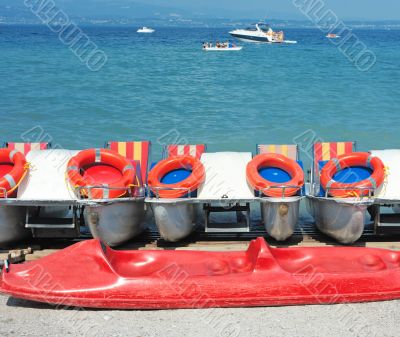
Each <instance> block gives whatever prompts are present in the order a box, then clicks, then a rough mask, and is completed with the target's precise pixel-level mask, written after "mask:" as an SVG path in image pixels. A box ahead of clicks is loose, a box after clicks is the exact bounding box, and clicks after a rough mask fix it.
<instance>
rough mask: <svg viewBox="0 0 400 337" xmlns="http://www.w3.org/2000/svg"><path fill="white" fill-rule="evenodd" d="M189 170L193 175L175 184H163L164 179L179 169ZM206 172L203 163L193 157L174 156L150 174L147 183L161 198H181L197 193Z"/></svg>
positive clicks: (161, 162)
mask: <svg viewBox="0 0 400 337" xmlns="http://www.w3.org/2000/svg"><path fill="white" fill-rule="evenodd" d="M182 168H184V169H189V170H191V171H192V172H191V174H190V175H189V177H187V178H186V179H184V180H182V181H180V182H178V183H175V184H163V183H162V182H161V180H162V178H163V177H164V176H165V175H166V174H167V173H169V172H171V171H174V170H178V169H182ZM205 177H206V171H205V169H204V166H203V164H202V163H201V161H200V160H199V159H197V158H195V157H193V156H188V155H183V156H174V157H169V158H167V159H164V160H161V161H160V162H158V163H157V165H156V166H154V167H153V169H152V170H151V171H150V173H149V177H148V179H147V183H148V185H149V187H150V188H151V190H152V192H153V193H154V194H156V195H157V196H159V197H160V198H171V199H173V198H181V197H183V196H184V195H186V194H188V192H193V191H196V190H197V189H198V188H199V187H200V185H201V184H202V183H203V182H204V179H205Z"/></svg>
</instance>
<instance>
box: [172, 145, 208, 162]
mask: <svg viewBox="0 0 400 337" xmlns="http://www.w3.org/2000/svg"><path fill="white" fill-rule="evenodd" d="M165 150H166V154H167V157H173V156H179V155H191V156H193V157H196V158H198V159H200V157H201V155H202V154H203V153H204V152H206V145H205V144H197V145H178V144H171V145H167V146H166V147H165Z"/></svg>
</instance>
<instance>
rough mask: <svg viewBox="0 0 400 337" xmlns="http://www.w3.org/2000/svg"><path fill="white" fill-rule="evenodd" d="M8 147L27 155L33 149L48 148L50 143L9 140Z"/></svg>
mask: <svg viewBox="0 0 400 337" xmlns="http://www.w3.org/2000/svg"><path fill="white" fill-rule="evenodd" d="M6 147H7V148H9V149H10V150H17V151H19V152H22V153H23V154H24V155H25V156H26V155H27V154H28V153H29V152H30V151H32V150H46V149H48V148H49V147H50V144H49V143H12V142H7V143H6Z"/></svg>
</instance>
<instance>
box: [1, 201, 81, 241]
mask: <svg viewBox="0 0 400 337" xmlns="http://www.w3.org/2000/svg"><path fill="white" fill-rule="evenodd" d="M41 207H43V208H47V207H50V208H53V209H55V210H56V212H57V209H61V210H62V212H65V209H70V211H71V212H72V219H70V218H68V219H62V218H61V217H50V216H46V217H38V216H37V214H39V212H40V209H41ZM77 211H78V203H77V201H76V200H40V199H38V200H28V199H18V198H8V197H6V198H1V199H0V244H8V243H12V242H17V241H20V240H23V239H27V238H29V237H40V238H44V237H47V238H52V237H57V238H59V237H62V238H76V237H78V236H79V233H80V231H79V221H78V216H77ZM49 229H51V231H49Z"/></svg>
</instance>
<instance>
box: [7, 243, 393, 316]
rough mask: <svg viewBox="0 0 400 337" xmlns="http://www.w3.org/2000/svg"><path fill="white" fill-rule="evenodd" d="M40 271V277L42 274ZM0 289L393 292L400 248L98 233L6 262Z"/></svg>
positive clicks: (104, 299) (184, 299) (134, 297)
mask: <svg viewBox="0 0 400 337" xmlns="http://www.w3.org/2000/svg"><path fill="white" fill-rule="evenodd" d="M43 276H45V277H43ZM0 292H2V293H4V294H9V295H11V296H14V297H17V298H22V299H27V300H33V301H40V302H46V303H52V304H55V305H60V304H61V305H65V306H79V307H93V308H119V309H170V308H205V307H250V306H276V305H294V304H323V303H325V304H333V303H348V302H366V301H379V300H390V299H398V298H400V252H395V251H390V250H385V249H374V248H360V247H318V248H305V247H301V248H300V247H294V248H271V247H269V246H268V245H267V244H266V243H265V241H264V239H263V238H258V239H256V240H253V241H252V242H251V244H250V246H249V248H248V250H247V251H241V252H210V251H174V250H165V251H160V250H134V251H116V250H112V249H111V248H109V247H107V246H105V245H102V244H101V243H100V242H99V241H98V240H88V241H83V242H80V243H77V244H75V245H72V246H70V247H68V248H66V249H64V250H61V251H58V252H56V253H53V254H51V255H49V256H46V257H44V258H41V259H40V260H37V261H31V262H27V263H24V264H18V265H14V264H12V265H10V266H9V269H8V271H7V270H3V272H2V275H1V278H0Z"/></svg>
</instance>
